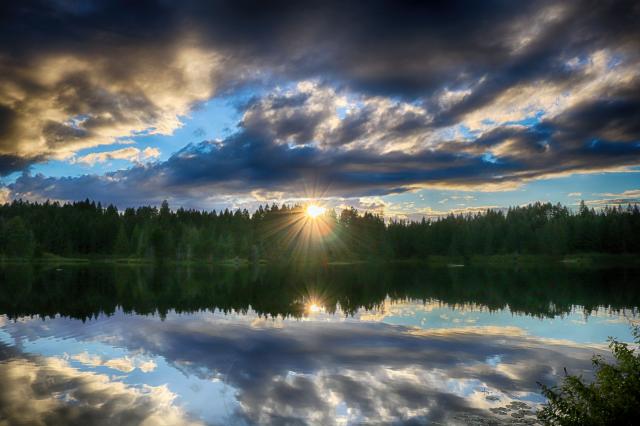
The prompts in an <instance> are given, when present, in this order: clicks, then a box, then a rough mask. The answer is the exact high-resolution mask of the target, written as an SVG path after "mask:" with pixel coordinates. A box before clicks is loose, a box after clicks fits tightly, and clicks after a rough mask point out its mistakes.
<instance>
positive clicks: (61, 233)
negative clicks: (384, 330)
mask: <svg viewBox="0 0 640 426" xmlns="http://www.w3.org/2000/svg"><path fill="white" fill-rule="evenodd" d="M639 235H640V209H639V208H638V206H637V205H635V206H630V205H629V206H626V207H607V208H603V209H598V210H595V209H593V208H589V207H587V206H586V205H585V203H584V202H582V203H581V204H580V207H579V208H578V209H577V210H575V211H572V210H571V209H569V208H567V207H566V206H562V205H560V204H555V205H554V204H549V203H535V204H530V205H527V206H522V207H511V208H509V209H506V210H487V211H485V212H483V213H475V214H465V215H462V214H460V215H453V214H450V215H448V216H444V217H439V218H434V219H422V220H421V221H403V220H395V221H391V222H385V220H384V219H383V218H382V217H381V216H379V215H375V214H372V213H368V212H365V213H360V212H358V211H357V210H355V209H353V208H349V209H344V210H342V211H340V212H339V213H336V212H335V211H334V210H332V209H327V210H326V212H324V213H323V214H322V215H320V216H319V217H317V218H310V217H309V216H308V215H307V214H305V207H304V206H301V205H295V206H288V205H282V206H278V205H275V204H274V205H272V206H266V207H263V206H261V207H259V208H258V209H257V210H256V211H255V212H253V213H249V211H247V210H235V211H231V210H227V209H225V210H223V211H219V212H216V211H215V210H214V211H199V210H187V209H183V208H179V209H177V210H171V209H170V207H169V205H168V203H167V202H166V201H165V202H163V203H162V205H161V207H160V208H157V207H151V206H146V207H138V208H135V209H134V208H127V209H125V210H124V211H119V210H118V209H117V208H116V207H115V206H113V205H109V206H106V207H105V206H103V205H102V204H101V203H96V202H94V201H90V200H85V201H80V202H73V203H64V204H62V203H58V202H44V203H35V202H27V201H22V200H15V201H13V202H11V203H7V204H4V205H2V206H0V255H1V256H2V257H3V258H5V259H6V258H34V257H35V258H38V257H42V256H45V255H57V256H63V257H97V256H100V257H107V256H108V257H116V258H132V259H133V258H136V259H148V260H156V261H164V260H176V261H191V260H193V261H199V260H203V261H215V260H224V259H233V258H240V259H247V260H250V261H254V262H255V261H262V260H266V261H269V260H290V259H299V258H304V259H312V260H317V261H329V260H356V259H357V260H366V259H371V258H384V259H426V258H428V257H429V256H435V255H441V256H471V255H496V254H544V255H565V254H574V253H612V254H619V253H640V238H638V236H639Z"/></svg>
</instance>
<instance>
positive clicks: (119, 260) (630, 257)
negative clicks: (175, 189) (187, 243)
mask: <svg viewBox="0 0 640 426" xmlns="http://www.w3.org/2000/svg"><path fill="white" fill-rule="evenodd" d="M274 263H277V264H283V263H287V262H286V261H284V262H269V261H267V260H265V259H260V260H259V261H257V262H252V261H250V260H248V259H245V258H239V257H235V258H231V259H215V260H201V259H194V260H170V259H165V260H162V261H157V260H155V259H148V258H137V257H112V256H87V257H78V256H75V257H63V256H57V255H50V254H48V255H44V256H42V257H35V258H31V259H28V258H6V257H2V258H0V265H12V264H32V265H54V266H55V265H92V264H113V265H128V266H138V265H139V266H148V265H156V264H164V265H177V266H180V265H184V266H188V265H210V266H234V267H241V266H250V265H268V264H274ZM294 263H295V262H294ZM304 263H308V264H322V262H314V261H309V262H304ZM370 263H389V264H422V265H427V266H435V267H448V268H458V267H469V266H491V267H521V266H543V265H564V266H567V267H606V266H612V267H615V266H625V267H640V254H609V253H577V254H569V255H564V256H557V255H556V256H554V255H540V254H503V255H472V256H441V255H433V256H429V257H427V258H425V259H415V258H413V259H412V258H410V259H389V260H383V259H350V260H332V261H328V262H325V263H324V265H327V266H350V265H358V264H370Z"/></svg>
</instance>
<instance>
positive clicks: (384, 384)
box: [0, 265, 640, 425]
mask: <svg viewBox="0 0 640 426" xmlns="http://www.w3.org/2000/svg"><path fill="white" fill-rule="evenodd" d="M638 278H640V273H639V271H637V270H623V269H613V270H612V269H589V270H578V269H573V268H569V267H560V266H558V267H548V268H525V269H518V270H514V269H504V268H493V269H490V268H484V269H474V268H467V267H462V268H424V267H417V266H406V265H402V266H401V265H396V266H392V267H380V266H375V265H357V266H335V267H329V268H307V269H303V268H299V269H296V268H292V267H287V268H284V267H283V268H278V267H268V268H267V267H264V268H257V269H256V268H253V269H252V268H246V269H237V270H236V269H233V268H186V267H178V268H176V267H170V268H169V267H165V268H151V267H141V268H129V267H113V266H103V267H67V266H65V267H62V268H46V267H39V268H34V267H30V266H24V265H23V266H5V267H3V268H1V269H0V384H1V385H0V423H2V420H7V421H8V423H9V424H12V425H13V424H34V423H38V422H43V423H46V424H79V425H86V424H109V425H113V424H140V423H142V422H145V421H146V423H144V424H146V425H155V424H166V425H175V424H224V425H227V424H232V425H233V424H237V425H245V424H294V425H297V424H320V425H331V424H361V423H367V424H394V423H397V424H474V423H476V424H493V423H496V424H497V423H508V422H515V423H516V424H518V423H522V424H529V423H532V422H533V419H534V418H533V416H532V414H533V411H534V410H535V407H536V406H537V405H538V404H539V403H541V402H542V401H543V400H542V398H541V397H540V394H539V388H538V385H537V384H536V382H542V383H547V384H551V383H554V382H556V381H557V379H558V378H559V377H561V376H562V375H563V374H564V373H563V369H564V368H565V367H566V368H567V370H568V371H569V372H570V373H580V372H583V373H584V374H588V373H589V371H590V358H591V356H592V355H593V354H594V353H601V352H602V351H603V350H604V349H606V339H607V336H616V337H618V338H619V339H622V340H626V341H631V334H630V329H629V324H631V323H634V322H635V321H636V313H637V308H638V306H640V289H639V288H638V287H637V283H638V282H640V280H639V279H638ZM602 353H606V352H602ZM511 424H513V423H511Z"/></svg>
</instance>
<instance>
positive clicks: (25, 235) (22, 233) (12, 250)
mask: <svg viewBox="0 0 640 426" xmlns="http://www.w3.org/2000/svg"><path fill="white" fill-rule="evenodd" d="M3 237H4V238H3V240H4V252H5V253H6V254H7V255H8V256H10V257H27V258H28V257H31V256H32V255H33V252H34V249H35V242H34V240H33V234H32V232H31V230H30V229H29V228H28V227H27V225H26V224H25V223H24V220H22V218H21V217H19V216H17V217H13V218H11V219H9V220H8V221H7V223H6V224H5V225H4V227H3Z"/></svg>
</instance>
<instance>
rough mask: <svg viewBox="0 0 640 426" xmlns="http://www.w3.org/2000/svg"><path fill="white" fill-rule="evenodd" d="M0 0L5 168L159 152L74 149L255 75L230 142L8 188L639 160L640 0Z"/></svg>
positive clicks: (382, 180) (351, 189) (487, 173)
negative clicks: (418, 0)
mask: <svg viewBox="0 0 640 426" xmlns="http://www.w3.org/2000/svg"><path fill="white" fill-rule="evenodd" d="M3 9H4V10H3V12H2V14H1V16H2V18H0V19H1V21H0V28H1V29H0V41H1V42H2V48H0V87H1V88H2V90H1V91H0V173H2V174H8V173H11V172H15V171H20V170H26V168H28V166H29V165H30V164H33V163H35V162H40V161H46V160H47V159H51V158H57V159H67V161H74V159H75V160H76V161H80V162H85V163H87V164H93V163H96V162H102V161H107V160H108V159H111V158H124V159H128V160H130V161H134V162H141V161H142V160H143V159H145V158H154V157H156V156H157V153H156V152H135V151H133V150H134V149H135V150H139V151H140V150H141V147H128V148H124V149H119V150H115V151H111V152H110V153H108V152H101V153H91V154H84V155H82V154H77V152H78V151H80V150H82V149H86V148H90V147H95V146H98V145H109V144H113V143H117V142H118V141H121V140H122V139H123V138H131V137H135V136H139V135H145V134H170V133H172V132H173V131H174V130H175V129H176V128H178V127H180V126H181V121H184V120H185V118H184V116H185V114H188V113H189V111H191V110H192V109H193V108H194V107H195V106H197V105H198V104H200V103H202V102H204V101H206V100H208V99H211V98H212V97H214V96H221V95H229V96H232V95H233V94H235V93H238V90H240V89H242V90H246V89H249V90H251V88H253V89H255V90H254V92H255V97H254V98H253V99H252V100H250V101H249V102H247V103H246V104H245V105H244V106H242V107H241V108H242V111H241V113H242V119H241V122H240V127H239V130H238V132H237V133H236V134H233V135H231V136H229V137H227V138H226V139H225V140H222V141H204V142H202V143H199V144H193V145H189V146H186V147H185V148H184V149H182V150H180V151H179V152H177V153H175V154H174V155H173V156H172V157H171V158H170V159H169V160H167V161H166V162H163V163H160V164H152V165H147V166H141V165H136V166H134V167H133V168H131V169H129V170H121V171H116V172H111V173H107V174H105V175H103V176H94V175H89V176H82V177H78V178H68V179H53V178H48V177H46V176H39V175H36V176H32V175H29V174H24V175H23V176H22V177H20V178H19V179H18V181H17V182H16V183H15V184H13V185H12V186H11V188H10V189H11V192H12V197H26V198H33V199H45V198H55V199H62V200H66V199H75V198H79V197H80V198H83V197H90V198H100V199H102V200H103V201H111V202H116V203H118V204H140V203H142V202H157V201H159V200H161V199H162V198H172V199H173V200H176V201H178V202H180V203H182V204H189V203H191V204H192V205H193V204H198V203H200V204H199V206H200V207H206V206H208V205H211V204H212V203H213V202H215V201H216V200H218V201H219V200H223V199H226V200H228V199H230V198H229V197H231V198H232V199H236V200H237V199H239V198H242V197H250V196H251V193H258V192H262V193H269V192H280V193H291V192H293V193H304V192H308V188H309V187H313V188H320V192H321V193H322V194H324V195H336V196H343V197H352V196H354V197H360V196H371V195H382V194H388V193H393V192H402V191H408V190H412V189H415V188H421V187H443V188H459V189H481V190H486V189H500V188H513V187H514V186H516V185H518V184H520V183H521V182H526V181H528V180H531V179H539V178H546V177H552V176H558V175H566V174H571V173H591V172H596V171H610V170H628V169H629V167H633V166H637V165H638V164H640V159H639V151H640V146H639V143H640V128H639V127H638V124H637V123H639V122H640V117H639V111H640V89H639V87H640V84H639V81H640V72H639V71H638V70H639V69H640V55H639V54H638V52H640V41H639V40H640V29H639V27H638V25H637V22H638V20H639V19H640V7H639V6H638V4H637V2H633V1H606V2H589V1H577V0H576V1H569V2H552V1H543V2H535V3H530V4H525V5H523V4H515V3H513V2H504V1H490V2H483V3H481V4H480V3H477V2H464V1H460V2H447V4H446V5H433V4H402V5H398V4H397V3H395V2H383V1H380V2H374V3H371V2H349V3H346V4H345V3H344V2H331V1H329V2H327V1H322V2H305V3H304V4H302V3H301V4H298V3H291V2H284V3H282V4H279V5H276V4H273V3H269V4H267V3H264V4H263V3H259V2H257V3H256V2H251V1H247V2H240V3H238V2H233V3H231V2H214V3H207V2H196V1H188V0H187V1H183V2H180V3H179V4H178V3H176V4H173V3H166V2H153V1H151V2H148V3H144V4H139V5H130V4H128V3H127V4H126V5H121V4H118V2H99V1H96V2H89V3H86V4H83V5H78V4H75V3H68V2H53V3H39V2H21V3H19V4H13V5H5V6H3ZM278 87H279V88H278ZM185 142H186V141H185ZM160 149H162V147H160ZM314 195H315V194H314ZM102 197H104V198H102Z"/></svg>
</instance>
